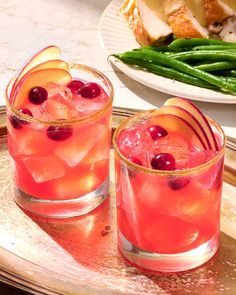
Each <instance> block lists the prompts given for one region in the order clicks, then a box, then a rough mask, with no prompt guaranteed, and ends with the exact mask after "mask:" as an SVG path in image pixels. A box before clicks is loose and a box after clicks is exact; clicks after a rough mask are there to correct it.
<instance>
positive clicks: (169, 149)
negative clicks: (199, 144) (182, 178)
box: [154, 133, 189, 169]
mask: <svg viewBox="0 0 236 295" xmlns="http://www.w3.org/2000/svg"><path fill="white" fill-rule="evenodd" d="M154 151H155V153H156V154H158V153H169V154H171V155H172V156H173V157H174V158H175V163H176V169H183V168H185V165H186V162H187V159H188V154H189V146H188V142H187V141H186V140H185V139H184V138H183V137H182V136H181V135H179V134H176V133H172V134H168V136H165V137H162V138H159V139H157V140H156V141H155V147H154Z"/></svg>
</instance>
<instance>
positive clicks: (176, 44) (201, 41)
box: [169, 38, 235, 49]
mask: <svg viewBox="0 0 236 295" xmlns="http://www.w3.org/2000/svg"><path fill="white" fill-rule="evenodd" d="M198 45H225V46H228V45H235V43H231V42H225V41H222V40H215V39H206V38H187V39H176V40H174V41H172V42H171V43H170V44H169V47H170V48H174V49H177V48H186V47H188V48H189V47H190V48H191V47H194V46H198Z"/></svg>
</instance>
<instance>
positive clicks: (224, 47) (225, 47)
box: [192, 43, 236, 50]
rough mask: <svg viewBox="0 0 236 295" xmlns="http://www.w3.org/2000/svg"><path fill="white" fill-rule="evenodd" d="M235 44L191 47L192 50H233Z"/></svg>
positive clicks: (235, 47) (235, 46)
mask: <svg viewBox="0 0 236 295" xmlns="http://www.w3.org/2000/svg"><path fill="white" fill-rule="evenodd" d="M235 49H236V43H235V44H234V45H199V46H194V47H192V50H235Z"/></svg>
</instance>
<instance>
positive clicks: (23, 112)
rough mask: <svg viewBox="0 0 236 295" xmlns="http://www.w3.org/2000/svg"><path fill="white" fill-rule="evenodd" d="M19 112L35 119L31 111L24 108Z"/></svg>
mask: <svg viewBox="0 0 236 295" xmlns="http://www.w3.org/2000/svg"><path fill="white" fill-rule="evenodd" d="M19 112H20V113H22V114H24V115H27V116H30V117H33V114H32V112H31V111H30V110H29V109H26V108H22V109H19Z"/></svg>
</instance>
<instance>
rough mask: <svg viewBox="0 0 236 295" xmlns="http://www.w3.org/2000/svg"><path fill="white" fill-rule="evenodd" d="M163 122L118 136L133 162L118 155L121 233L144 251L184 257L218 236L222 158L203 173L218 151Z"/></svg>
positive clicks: (154, 120)
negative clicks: (203, 166) (199, 167)
mask: <svg viewBox="0 0 236 295" xmlns="http://www.w3.org/2000/svg"><path fill="white" fill-rule="evenodd" d="M159 118H160V119H161V118H162V117H159V116H153V114H152V115H150V117H149V118H147V116H145V118H141V119H140V118H138V119H137V118H136V120H133V123H129V124H128V127H127V126H126V127H124V128H123V129H121V130H120V131H119V132H118V134H117V136H116V145H117V149H118V150H119V152H120V153H121V154H122V155H123V156H124V157H125V158H126V159H127V160H129V162H127V161H124V160H123V159H122V158H121V157H120V156H118V155H117V154H116V180H117V186H116V188H117V208H118V210H117V212H118V227H119V229H120V231H121V233H122V235H123V236H124V237H125V238H126V239H127V240H128V241H129V242H131V243H132V244H133V245H134V246H136V247H138V248H140V249H142V250H144V251H148V252H154V253H167V254H174V253H182V252H186V251H189V250H192V249H195V248H196V247H198V246H200V245H202V244H204V243H205V242H207V241H209V240H210V239H211V238H212V237H214V236H216V235H218V234H219V218H220V200H221V190H222V171H223V157H221V158H219V160H218V161H215V163H213V164H211V165H209V166H207V167H206V168H205V169H200V170H198V166H199V165H202V164H204V163H207V162H209V161H210V160H212V159H213V158H214V157H215V156H217V155H218V154H219V151H215V150H210V149H204V148H203V146H201V145H195V144H194V142H195V141H194V140H193V138H192V137H189V136H188V135H187V134H185V133H184V132H181V130H174V131H173V129H172V128H169V126H167V125H166V126H165V125H158V124H160V122H162V121H161V120H159ZM130 122H132V121H130ZM164 122H167V121H164ZM168 122H169V120H168ZM168 124H169V123H168ZM214 132H215V133H217V132H216V130H214ZM215 136H216V138H217V141H218V144H219V145H220V140H219V138H220V135H219V134H215ZM133 164H136V165H133ZM137 165H139V166H137ZM142 167H145V168H149V170H146V171H145V169H142ZM150 169H152V170H150ZM188 169H191V170H192V172H191V173H188V172H187V171H188ZM157 170H159V171H160V173H156V171H157ZM151 171H154V173H151ZM178 171H186V173H182V174H178ZM162 172H164V173H162Z"/></svg>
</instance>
